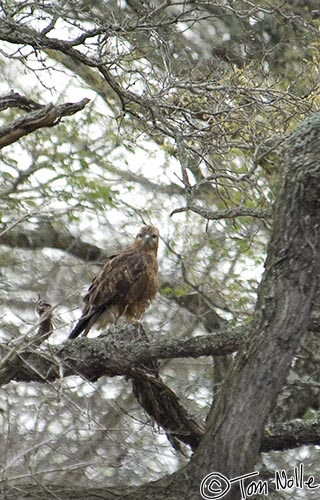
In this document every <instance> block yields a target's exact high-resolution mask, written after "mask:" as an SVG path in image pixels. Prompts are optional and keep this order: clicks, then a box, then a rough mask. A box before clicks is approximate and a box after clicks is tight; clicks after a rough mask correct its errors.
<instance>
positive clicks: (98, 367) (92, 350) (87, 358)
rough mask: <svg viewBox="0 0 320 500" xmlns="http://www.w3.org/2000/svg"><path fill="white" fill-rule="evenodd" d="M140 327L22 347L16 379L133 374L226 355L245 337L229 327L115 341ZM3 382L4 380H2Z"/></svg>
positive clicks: (241, 332)
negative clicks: (164, 363) (165, 363)
mask: <svg viewBox="0 0 320 500" xmlns="http://www.w3.org/2000/svg"><path fill="white" fill-rule="evenodd" d="M137 329H138V327H137V326H135V325H132V324H125V325H123V326H120V327H117V328H115V329H113V330H112V332H111V334H108V335H102V336H100V337H98V338H95V339H90V338H86V337H82V338H78V339H75V340H72V341H67V342H65V343H64V344H63V345H62V347H61V346H59V347H52V346H50V347H47V348H46V349H42V350H41V351H34V350H32V351H28V350H27V351H26V349H25V347H23V348H22V350H20V351H19V352H17V353H16V355H17V356H18V357H19V366H18V367H15V368H16V370H15V376H14V380H16V381H23V382H31V381H35V382H48V381H53V380H55V379H57V378H60V376H61V369H62V371H63V375H64V377H67V376H70V375H75V374H77V375H81V376H82V377H84V378H86V379H88V380H97V379H98V378H100V377H102V376H109V377H114V376H118V375H130V374H131V371H132V370H133V369H135V368H136V367H137V366H141V365H144V364H146V363H148V362H151V361H155V360H158V359H173V358H197V357H200V356H213V355H215V356H224V355H226V354H230V353H232V352H235V351H236V350H237V349H238V347H239V345H240V342H241V341H242V340H243V331H242V330H240V329H239V330H234V331H233V330H230V331H228V330H226V331H223V332H219V333H212V334H210V335H205V336H199V337H195V338H192V339H187V340H167V339H166V340H165V341H159V340H157V341H152V340H151V341H150V343H149V342H146V341H139V342H136V341H135V342H133V343H128V341H126V342H123V341H121V342H120V343H119V342H116V343H115V335H117V336H119V335H120V336H121V338H127V339H128V338H130V336H132V335H134V334H135V333H136V332H137ZM0 382H1V381H0Z"/></svg>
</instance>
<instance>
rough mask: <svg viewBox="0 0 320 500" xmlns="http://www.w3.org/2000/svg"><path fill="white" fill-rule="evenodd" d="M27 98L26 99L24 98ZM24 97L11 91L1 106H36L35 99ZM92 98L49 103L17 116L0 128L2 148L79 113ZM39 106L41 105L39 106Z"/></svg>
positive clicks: (0, 101)
mask: <svg viewBox="0 0 320 500" xmlns="http://www.w3.org/2000/svg"><path fill="white" fill-rule="evenodd" d="M24 99H25V100H24ZM24 99H23V96H20V95H19V94H15V93H11V94H9V96H5V97H3V98H1V99H0V109H1V107H2V108H3V107H9V105H10V107H22V106H21V102H23V104H24V105H25V108H24V109H26V107H27V108H28V106H29V109H30V106H31V103H32V104H33V108H34V107H37V106H35V104H37V103H34V101H31V100H28V99H26V98H24ZM89 101H90V99H87V98H84V99H82V100H81V101H79V102H76V103H70V102H67V103H64V104H60V105H58V106H54V105H53V104H47V106H41V107H40V109H36V110H35V111H32V112H30V113H28V114H27V115H25V116H22V117H19V118H17V119H16V120H15V121H13V122H12V123H10V124H9V125H6V126H4V127H1V128H0V149H2V148H4V147H5V146H8V145H9V144H12V143H14V142H16V141H18V140H19V139H20V138H21V137H23V136H25V135H27V134H30V133H31V132H34V131H35V130H37V129H39V128H43V127H53V126H55V125H57V124H58V123H59V121H60V120H61V118H63V117H64V116H69V115H73V114H75V113H77V112H78V111H80V110H81V109H83V108H84V107H85V106H86V104H88V102H89ZM38 107H39V106H38Z"/></svg>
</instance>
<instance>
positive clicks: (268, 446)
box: [261, 420, 320, 452]
mask: <svg viewBox="0 0 320 500" xmlns="http://www.w3.org/2000/svg"><path fill="white" fill-rule="evenodd" d="M303 445H315V446H319V445H320V420H312V421H306V422H304V421H302V420H293V421H291V422H284V423H282V424H277V425H273V426H271V427H268V428H267V429H266V432H265V434H264V436H263V438H262V441H261V451H263V452H268V451H283V450H289V449H292V448H297V447H298V446H303Z"/></svg>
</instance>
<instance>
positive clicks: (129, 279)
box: [69, 226, 159, 339]
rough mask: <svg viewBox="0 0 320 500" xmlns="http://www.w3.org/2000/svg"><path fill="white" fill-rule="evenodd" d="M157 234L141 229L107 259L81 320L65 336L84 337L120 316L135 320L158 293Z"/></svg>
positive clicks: (85, 301)
mask: <svg viewBox="0 0 320 500" xmlns="http://www.w3.org/2000/svg"><path fill="white" fill-rule="evenodd" d="M158 243H159V231H158V229H157V228H156V227H154V226H143V227H142V228H141V230H140V231H139V233H138V234H137V236H136V238H135V240H134V241H133V243H132V244H131V245H130V246H128V247H127V248H125V249H124V250H122V251H121V252H120V253H118V254H116V255H113V256H112V257H110V258H109V259H108V260H107V261H106V263H105V264H104V266H103V267H102V269H101V270H100V272H99V273H98V274H97V275H96V276H95V278H94V279H93V281H92V283H91V286H90V288H89V290H88V293H87V294H86V295H85V297H84V299H83V300H84V303H85V305H84V308H83V311H82V316H81V318H80V319H79V321H78V323H77V324H76V326H75V327H74V329H73V330H72V332H71V333H70V335H69V339H74V338H75V337H78V336H79V335H80V334H83V335H87V334H88V332H89V330H90V328H91V327H92V326H93V325H94V326H95V327H96V328H97V329H98V330H101V329H102V328H105V327H106V325H107V324H109V323H114V322H116V321H117V319H118V318H119V317H120V316H121V315H125V316H126V318H127V319H128V320H129V321H130V320H131V321H134V320H139V319H140V318H141V316H142V315H143V313H144V312H145V310H146V309H147V307H148V306H149V304H150V302H151V301H152V299H153V298H154V297H155V295H156V293H157V289H158V261H157V251H158Z"/></svg>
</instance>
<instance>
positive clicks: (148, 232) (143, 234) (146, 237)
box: [136, 226, 159, 253]
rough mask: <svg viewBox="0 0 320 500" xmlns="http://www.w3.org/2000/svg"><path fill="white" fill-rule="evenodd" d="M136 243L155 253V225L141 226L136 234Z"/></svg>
mask: <svg viewBox="0 0 320 500" xmlns="http://www.w3.org/2000/svg"><path fill="white" fill-rule="evenodd" d="M136 243H137V244H139V246H140V247H142V248H144V249H145V250H153V251H154V252H155V253H157V250H158V244H159V230H158V229H157V228H156V227H155V226H143V227H142V228H141V229H140V231H139V232H138V234H137V236H136Z"/></svg>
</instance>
